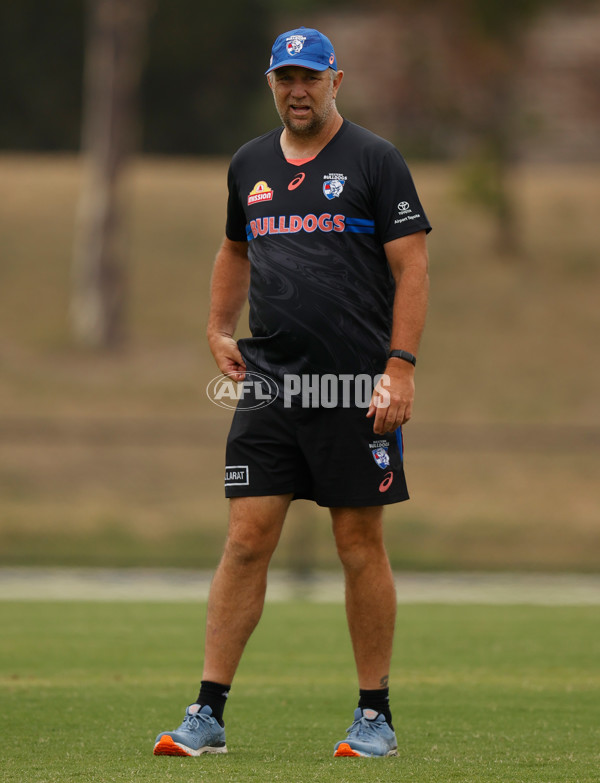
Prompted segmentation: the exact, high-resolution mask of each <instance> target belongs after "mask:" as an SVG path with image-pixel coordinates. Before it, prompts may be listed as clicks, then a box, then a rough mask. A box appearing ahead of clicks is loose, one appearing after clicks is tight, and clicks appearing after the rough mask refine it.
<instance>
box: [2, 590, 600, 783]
mask: <svg viewBox="0 0 600 783" xmlns="http://www.w3.org/2000/svg"><path fill="white" fill-rule="evenodd" d="M203 623H204V606H203V605H190V604H147V603H114V604H108V603H106V604H103V603H85V604H84V603H42V602H40V603H2V604H0V627H1V628H2V639H3V643H2V646H1V648H0V677H1V680H0V681H1V687H2V695H1V704H2V709H1V710H0V713H1V715H2V724H3V730H2V736H3V743H2V744H3V748H2V761H1V763H0V768H1V770H2V774H1V779H2V781H4V782H5V783H46V782H47V783H51V782H52V783H54V782H56V783H58V782H59V781H60V783H71V782H73V783H85V782H86V781H102V783H104V782H108V781H138V780H139V781H145V782H148V783H149V782H151V781H157V782H158V781H161V782H162V781H189V780H194V781H198V782H199V783H200V782H202V781H206V783H208V781H214V780H219V781H220V783H245V782H246V781H260V783H265V782H266V781H282V783H314V781H323V783H327V781H336V783H353V782H354V781H357V783H358V781H361V782H362V781H365V782H367V783H368V782H371V781H373V782H375V781H377V782H379V781H414V782H415V783H430V782H431V783H434V782H435V783H449V782H450V781H457V783H476V782H477V783H479V782H482V783H483V782H484V781H485V782H486V783H487V782H489V783H492V782H493V781H498V782H500V781H501V782H502V783H521V782H523V783H533V782H534V781H535V783H558V782H559V781H560V783H592V781H594V783H595V781H597V780H598V766H599V763H600V666H599V661H600V608H598V607H587V608H584V607H569V608H567V607H556V608H552V607H528V606H520V607H515V606H493V607H492V606H486V607H483V606H444V607H442V606H429V605H421V606H416V605H405V606H400V607H399V615H398V628H397V635H396V651H395V657H394V664H393V669H392V678H391V679H392V700H393V708H394V722H395V727H396V732H397V735H398V738H399V746H400V757H399V758H396V759H381V760H379V759H376V760H367V759H360V760H357V759H333V758H332V755H331V754H332V747H333V743H334V742H335V741H336V740H338V739H341V738H342V737H343V736H344V730H345V728H346V726H347V725H348V724H349V723H350V719H351V714H352V710H353V708H354V706H355V692H356V685H355V675H354V667H353V661H352V656H351V652H350V645H349V640H348V635H347V631H346V626H345V620H344V616H343V608H342V607H341V606H336V605H329V604H325V605H312V604H308V603H285V604H267V606H266V608H265V614H264V616H263V620H262V622H261V624H260V625H259V627H258V629H257V631H256V633H255V635H254V637H253V638H252V640H251V642H250V644H249V646H248V649H247V651H246V656H245V658H244V659H243V661H242V665H241V668H240V670H239V673H238V677H237V679H236V681H235V684H234V688H233V691H232V695H231V698H230V701H229V705H228V707H227V711H226V721H227V732H228V737H227V744H228V747H229V754H228V755H227V756H223V757H210V758H207V757H202V758H200V759H181V758H169V757H160V758H155V757H153V756H152V746H153V740H154V737H155V735H156V733H158V731H160V730H165V729H170V728H175V727H176V726H177V725H178V724H179V722H180V720H181V717H182V712H183V708H184V706H185V705H186V703H187V702H188V701H191V700H192V699H193V698H194V697H195V695H196V692H197V684H198V680H199V672H200V660H201V649H202V645H201V641H202V628H203Z"/></svg>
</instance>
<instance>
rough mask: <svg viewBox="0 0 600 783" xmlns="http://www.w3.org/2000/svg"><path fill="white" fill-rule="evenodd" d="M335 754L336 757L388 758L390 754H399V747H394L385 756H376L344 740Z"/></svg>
mask: <svg viewBox="0 0 600 783" xmlns="http://www.w3.org/2000/svg"><path fill="white" fill-rule="evenodd" d="M333 755H334V757H336V756H337V757H341V756H346V757H347V756H354V757H358V758H363V759H373V758H387V757H388V756H397V755H398V750H397V748H394V749H393V750H388V752H387V753H386V754H385V756H374V755H373V754H372V753H361V752H360V751H358V750H354V748H351V747H350V745H348V743H347V742H342V744H341V745H340V746H339V747H338V748H336V751H335V753H334V754H333Z"/></svg>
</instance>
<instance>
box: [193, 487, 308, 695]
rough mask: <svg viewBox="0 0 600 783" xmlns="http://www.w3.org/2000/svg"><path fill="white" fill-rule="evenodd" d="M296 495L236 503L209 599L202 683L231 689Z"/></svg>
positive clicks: (253, 499)
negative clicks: (208, 681) (285, 520)
mask: <svg viewBox="0 0 600 783" xmlns="http://www.w3.org/2000/svg"><path fill="white" fill-rule="evenodd" d="M291 499H292V496H291V495H273V496H269V497H245V498H232V499H231V501H230V504H231V506H230V517H229V531H228V534H227V541H226V543H225V550H224V552H223V557H222V559H221V562H220V564H219V567H218V568H217V571H216V573H215V576H214V579H213V582H212V585H211V588H210V594H209V598H208V611H207V620H206V641H205V653H204V671H203V674H202V679H203V680H210V681H212V682H219V683H225V684H228V685H230V684H231V681H232V680H233V677H234V674H235V672H236V670H237V667H238V664H239V662H240V658H241V657H242V653H243V651H244V648H245V646H246V643H247V641H248V639H249V638H250V635H251V634H252V631H253V630H254V629H255V627H256V625H257V623H258V621H259V619H260V616H261V614H262V610H263V606H264V600H265V591H266V588H267V570H268V567H269V563H270V561H271V556H272V555H273V552H274V551H275V547H276V546H277V543H278V541H279V537H280V535H281V529H282V527H283V522H284V519H285V515H286V512H287V510H288V506H289V504H290V501H291Z"/></svg>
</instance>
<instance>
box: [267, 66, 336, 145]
mask: <svg viewBox="0 0 600 783" xmlns="http://www.w3.org/2000/svg"><path fill="white" fill-rule="evenodd" d="M332 73H333V72H332V71H331V70H330V69H327V70H326V71H312V70H310V69H309V68H300V67H298V66H293V65H289V66H285V67H283V68H277V69H276V70H274V71H272V72H271V89H272V90H273V98H274V100H275V107H276V109H277V113H278V114H279V116H280V117H281V121H282V122H283V124H284V125H285V127H286V128H287V130H288V131H290V132H291V133H294V134H297V135H300V136H316V135H318V133H319V132H320V131H321V130H322V129H323V128H324V127H325V125H326V124H327V120H328V119H329V116H330V115H331V112H332V111H333V109H334V107H335V96H336V94H337V91H338V88H339V86H340V82H341V81H342V72H341V71H340V72H339V73H338V74H337V76H336V77H335V79H332Z"/></svg>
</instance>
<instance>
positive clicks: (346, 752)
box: [333, 742, 360, 758]
mask: <svg viewBox="0 0 600 783" xmlns="http://www.w3.org/2000/svg"><path fill="white" fill-rule="evenodd" d="M333 755H334V756H358V757H359V758H360V753H359V752H358V751H356V750H352V748H351V747H350V745H348V743H347V742H342V744H341V745H340V746H339V748H338V749H337V750H336V752H335V753H334V754H333Z"/></svg>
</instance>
